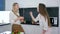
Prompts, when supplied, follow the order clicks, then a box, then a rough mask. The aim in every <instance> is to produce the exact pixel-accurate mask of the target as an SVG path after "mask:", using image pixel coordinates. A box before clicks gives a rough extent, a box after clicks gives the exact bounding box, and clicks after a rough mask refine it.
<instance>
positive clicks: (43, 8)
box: [39, 3, 51, 26]
mask: <svg viewBox="0 0 60 34" xmlns="http://www.w3.org/2000/svg"><path fill="white" fill-rule="evenodd" d="M39 13H40V14H41V15H43V16H44V18H45V20H46V19H47V20H48V26H51V23H50V18H49V15H48V13H47V9H46V6H45V4H43V3H40V4H39Z"/></svg>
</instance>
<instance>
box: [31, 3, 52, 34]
mask: <svg viewBox="0 0 60 34" xmlns="http://www.w3.org/2000/svg"><path fill="white" fill-rule="evenodd" d="M37 11H38V12H39V14H38V16H37V17H36V18H34V16H33V14H32V12H30V16H31V18H32V20H33V21H35V22H37V21H39V24H40V34H45V33H46V31H47V30H48V28H49V27H51V24H50V19H49V15H48V13H47V10H46V6H45V5H44V4H42V3H40V4H39V6H38V8H37ZM48 34H49V33H48Z"/></svg>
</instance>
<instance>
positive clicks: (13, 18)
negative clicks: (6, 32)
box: [10, 3, 24, 29]
mask: <svg viewBox="0 0 60 34" xmlns="http://www.w3.org/2000/svg"><path fill="white" fill-rule="evenodd" d="M22 19H24V17H21V16H20V15H19V5H18V3H14V4H13V8H12V11H11V12H10V23H11V24H12V25H13V24H17V25H21V24H20V23H21V22H22V21H23V20H22ZM13 27H15V26H12V29H13ZM17 27H18V26H17ZM21 28H22V27H21ZM14 29H15V28H14Z"/></svg>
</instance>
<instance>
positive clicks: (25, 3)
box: [5, 0, 59, 34]
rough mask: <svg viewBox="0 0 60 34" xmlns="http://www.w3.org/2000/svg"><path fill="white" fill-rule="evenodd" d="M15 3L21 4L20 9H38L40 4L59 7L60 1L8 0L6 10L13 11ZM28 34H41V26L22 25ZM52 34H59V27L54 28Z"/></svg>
mask: <svg viewBox="0 0 60 34" xmlns="http://www.w3.org/2000/svg"><path fill="white" fill-rule="evenodd" d="M14 2H17V3H19V6H20V8H27V7H37V5H38V3H44V4H46V6H47V7H58V6H59V5H58V0H6V5H5V10H6V11H8V10H10V11H11V9H12V4H13V3H14ZM22 27H23V28H24V30H25V32H26V34H39V32H40V31H39V29H40V28H39V26H37V25H22ZM52 34H58V27H52Z"/></svg>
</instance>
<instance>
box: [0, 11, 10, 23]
mask: <svg viewBox="0 0 60 34" xmlns="http://www.w3.org/2000/svg"><path fill="white" fill-rule="evenodd" d="M9 13H10V11H0V23H9Z"/></svg>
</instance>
